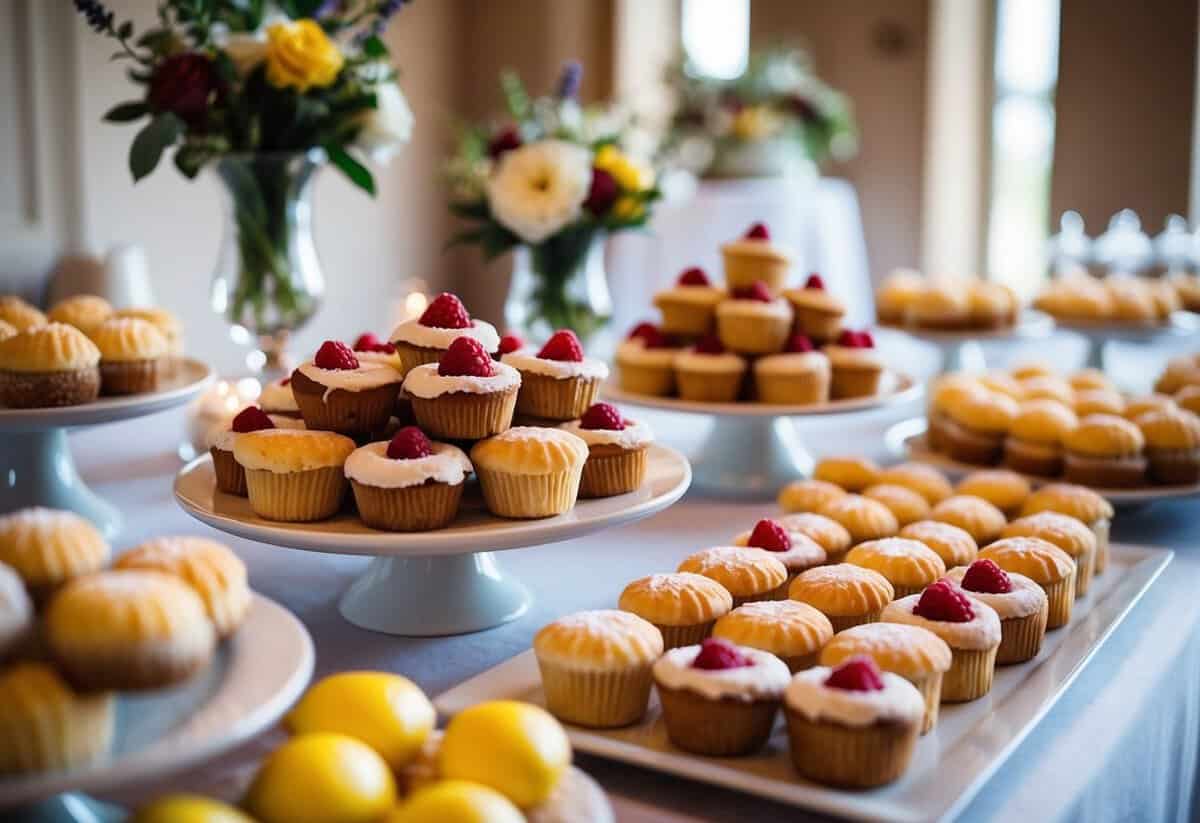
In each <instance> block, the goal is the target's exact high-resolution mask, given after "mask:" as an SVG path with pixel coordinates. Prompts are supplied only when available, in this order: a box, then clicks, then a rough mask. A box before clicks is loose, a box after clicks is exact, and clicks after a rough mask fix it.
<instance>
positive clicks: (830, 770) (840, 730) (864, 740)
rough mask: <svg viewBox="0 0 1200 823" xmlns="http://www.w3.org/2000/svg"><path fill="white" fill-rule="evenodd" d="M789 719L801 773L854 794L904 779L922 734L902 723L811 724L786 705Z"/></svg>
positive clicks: (916, 725)
mask: <svg viewBox="0 0 1200 823" xmlns="http://www.w3.org/2000/svg"><path fill="white" fill-rule="evenodd" d="M784 716H785V717H786V718H787V730H788V743H789V744H790V745H789V749H790V751H791V757H792V764H793V765H794V766H795V767H796V771H797V772H799V773H800V775H801V776H802V777H804V778H807V779H808V780H812V781H814V782H816V783H821V784H824V785H828V786H840V787H845V788H850V789H869V788H872V787H875V786H883V785H885V784H887V783H891V782H892V781H894V780H896V779H897V778H898V777H900V775H902V774H904V772H905V770H907V769H908V764H909V762H910V761H911V760H912V756H913V751H914V750H915V749H916V745H917V738H918V737H919V736H920V728H921V724H920V723H898V722H897V723H876V724H874V725H872V726H862V727H858V726H843V725H841V724H838V723H833V722H829V721H818V720H809V719H807V718H806V717H804V716H803V715H801V714H800V713H799V712H796V711H795V710H793V709H792V708H790V707H789V706H786V705H785V706H784Z"/></svg>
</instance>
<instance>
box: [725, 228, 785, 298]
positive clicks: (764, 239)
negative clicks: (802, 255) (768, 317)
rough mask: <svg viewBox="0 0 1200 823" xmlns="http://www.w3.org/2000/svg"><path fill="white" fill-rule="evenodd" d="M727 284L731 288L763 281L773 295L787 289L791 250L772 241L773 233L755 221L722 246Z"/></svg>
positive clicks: (746, 286) (744, 286) (739, 287)
mask: <svg viewBox="0 0 1200 823" xmlns="http://www.w3.org/2000/svg"><path fill="white" fill-rule="evenodd" d="M721 259H722V262H723V263H724V268H725V283H726V284H727V285H728V286H729V288H730V290H733V289H744V288H749V287H750V286H752V285H754V284H755V283H763V284H764V285H765V286H766V287H767V288H768V289H769V290H770V292H771V294H772V295H776V294H779V293H780V292H781V291H783V287H784V285H786V283H787V276H788V271H789V270H790V269H791V266H792V254H791V251H790V250H788V249H787V248H785V247H784V246H780V245H778V244H776V243H772V242H771V233H770V231H769V230H768V229H767V227H766V226H765V225H763V224H762V223H755V224H754V225H753V226H751V227H750V228H749V229H748V230H747V231H746V234H745V235H744V236H742V237H740V238H738V239H737V240H734V241H732V242H729V243H725V244H723V245H722V246H721Z"/></svg>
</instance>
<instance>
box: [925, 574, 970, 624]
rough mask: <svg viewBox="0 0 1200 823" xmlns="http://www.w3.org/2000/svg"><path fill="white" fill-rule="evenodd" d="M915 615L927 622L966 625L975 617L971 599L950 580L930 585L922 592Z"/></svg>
mask: <svg viewBox="0 0 1200 823" xmlns="http://www.w3.org/2000/svg"><path fill="white" fill-rule="evenodd" d="M913 614H915V615H918V616H920V617H924V618H925V619H926V620H942V621H944V622H946V623H966V622H967V621H968V620H971V619H973V618H974V617H975V610H974V609H973V608H971V601H970V599H969V598H968V597H967V596H966V595H965V594H963V593H962V590H961V589H959V588H958V587H957V586H955V585H954V584H953V583H951V582H950V581H949V580H945V579H942V580H938V581H937V582H936V583H930V584H929V585H928V586H926V587H925V591H923V592H921V598H920V599H919V600H917V605H916V608H914V609H913Z"/></svg>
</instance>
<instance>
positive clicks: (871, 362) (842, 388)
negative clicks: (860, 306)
mask: <svg viewBox="0 0 1200 823" xmlns="http://www.w3.org/2000/svg"><path fill="white" fill-rule="evenodd" d="M824 351H825V356H826V357H828V358H829V365H830V366H831V367H832V369H833V378H832V383H831V385H830V394H831V395H832V397H833V399H834V400H845V399H848V398H851V397H870V396H872V395H875V394H878V393H879V380H880V378H881V377H882V376H883V358H882V357H880V356H879V351H878V350H877V349H876V348H875V338H874V337H872V336H871V333H870V332H869V331H851V330H850V329H844V330H842V332H841V334H839V335H838V337H837V342H836V343H831V344H830V345H828V346H826V347H825V349H824Z"/></svg>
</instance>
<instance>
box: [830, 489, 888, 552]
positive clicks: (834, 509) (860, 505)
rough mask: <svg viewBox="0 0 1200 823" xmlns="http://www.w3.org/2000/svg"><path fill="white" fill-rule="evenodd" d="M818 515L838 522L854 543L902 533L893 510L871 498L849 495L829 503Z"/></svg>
mask: <svg viewBox="0 0 1200 823" xmlns="http://www.w3.org/2000/svg"><path fill="white" fill-rule="evenodd" d="M818 514H823V515H825V516H826V517H828V518H830V519H831V520H836V521H837V522H838V523H841V524H842V526H843V527H845V529H846V531H848V532H850V540H851V542H853V543H862V542H863V541H864V540H878V539H879V538H881V537H891V536H892V535H894V534H895V533H896V532H898V531H900V522H899V521H898V520H896V515H894V514H892V510H891V509H889V508H888V507H887V506H885V505H883V504H882V503H880V502H879V501H878V500H872V499H871V498H869V497H863V496H862V495H858V494H848V495H846V496H845V497H840V498H838V499H837V500H834V501H832V502H830V503H828V504H827V505H826V506H825V508H823V509H821V511H820V512H818Z"/></svg>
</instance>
